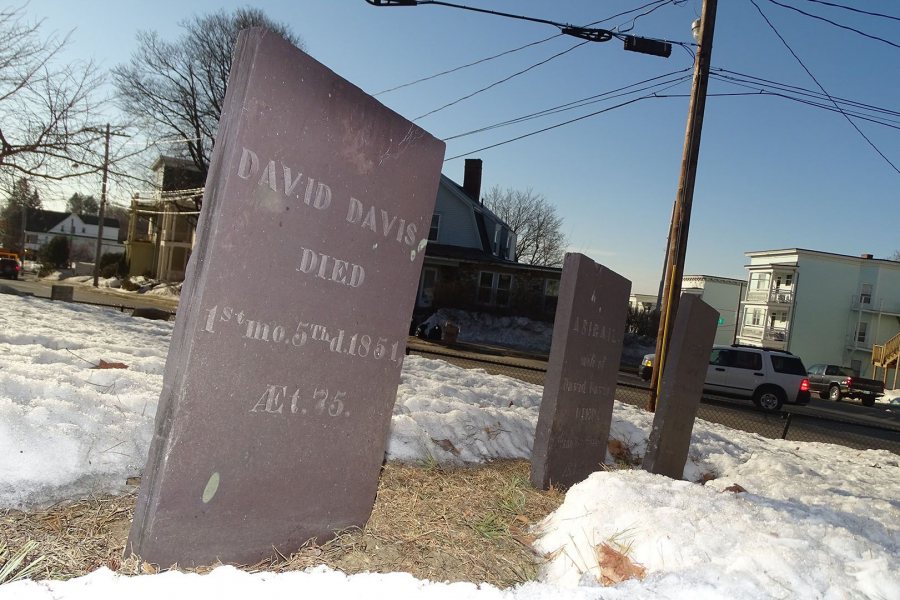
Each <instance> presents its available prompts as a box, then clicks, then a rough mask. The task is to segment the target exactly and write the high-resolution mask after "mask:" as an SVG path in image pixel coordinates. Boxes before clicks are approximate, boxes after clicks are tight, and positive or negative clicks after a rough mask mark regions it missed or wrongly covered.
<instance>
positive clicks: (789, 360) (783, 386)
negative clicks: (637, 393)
mask: <svg viewBox="0 0 900 600" xmlns="http://www.w3.org/2000/svg"><path fill="white" fill-rule="evenodd" d="M654 359H655V356H654V355H653V354H648V355H646V356H644V359H643V360H642V361H641V367H640V370H639V374H640V376H641V377H642V378H643V379H650V372H651V370H652V368H653V360H654ZM703 389H704V391H707V392H715V393H718V394H726V395H729V396H741V397H744V398H750V399H751V400H753V403H754V404H756V405H757V406H758V407H760V408H762V409H765V410H779V409H780V408H781V405H782V404H784V403H785V402H791V403H794V404H808V403H809V398H810V394H809V379H808V377H807V374H806V367H804V366H803V361H802V360H800V357H798V356H794V355H793V354H791V353H790V352H787V351H786V350H771V349H768V348H758V347H756V346H741V345H738V344H735V345H733V346H713V348H712V352H711V353H710V356H709V366H708V367H707V369H706V382H705V383H704V384H703Z"/></svg>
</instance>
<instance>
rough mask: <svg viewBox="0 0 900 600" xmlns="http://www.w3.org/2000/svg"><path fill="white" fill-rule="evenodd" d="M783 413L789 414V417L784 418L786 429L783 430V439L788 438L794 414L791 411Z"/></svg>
mask: <svg viewBox="0 0 900 600" xmlns="http://www.w3.org/2000/svg"><path fill="white" fill-rule="evenodd" d="M781 414H782V415H787V418H786V419H785V420H784V431H782V432H781V439H783V440H786V439H787V434H788V429H790V428H791V417H792V416H793V415H792V414H791V413H781Z"/></svg>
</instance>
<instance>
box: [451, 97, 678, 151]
mask: <svg viewBox="0 0 900 600" xmlns="http://www.w3.org/2000/svg"><path fill="white" fill-rule="evenodd" d="M678 83H681V82H680V81H679V82H678ZM678 83H674V84H672V85H671V86H669V87H674V86H675V85H678ZM658 97H660V96H657V94H656V92H654V93H652V94H647V95H645V96H641V97H639V98H632V99H631V100H626V101H625V102H622V103H620V104H616V105H614V106H610V107H607V108H604V109H601V110H598V111H594V112H592V113H589V114H586V115H582V116H580V117H576V118H574V119H569V120H568V121H563V122H562V123H557V124H556V125H550V126H549V127H544V128H542V129H538V130H536V131H532V132H529V133H526V134H523V135H520V136H516V137H514V138H510V139H508V140H504V141H502V142H497V143H496V144H490V145H488V146H483V147H481V148H477V149H475V150H470V151H469V152H464V153H462V154H457V155H456V156H451V157H449V158H445V159H444V162H447V161H451V160H455V159H457V158H462V157H463V156H468V155H470V154H475V153H476V152H482V151H484V150H490V149H492V148H496V147H498V146H503V145H506V144H511V143H512V142H517V141H519V140H523V139H525V138H527V137H531V136H533V135H537V134H539V133H544V132H547V131H550V130H552V129H557V128H559V127H563V126H565V125H570V124H572V123H576V122H578V121H583V120H584V119H589V118H590V117H595V116H597V115H600V114H603V113H605V112H609V111H611V110H615V109H617V108H622V107H624V106H628V105H629V104H634V103H635V102H640V101H641V100H647V99H650V98H658Z"/></svg>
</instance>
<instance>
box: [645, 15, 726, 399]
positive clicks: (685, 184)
mask: <svg viewBox="0 0 900 600" xmlns="http://www.w3.org/2000/svg"><path fill="white" fill-rule="evenodd" d="M716 6H717V0H703V13H702V14H703V16H702V17H701V19H700V43H699V45H698V46H697V54H696V59H695V61H694V79H693V84H692V86H691V101H690V107H689V109H688V120H687V128H686V131H685V135H684V151H683V153H682V159H681V177H680V179H679V182H678V193H677V195H676V196H675V206H674V208H673V210H672V224H671V226H670V229H669V246H668V248H667V250H666V256H667V257H668V260H667V264H666V277H665V280H666V287H665V291H664V293H663V302H662V305H661V306H660V315H659V331H658V333H657V336H656V358H655V360H654V361H653V374H652V376H651V378H650V396H649V398H648V402H647V409H648V410H650V411H651V412H653V411H655V410H656V399H657V397H659V391H660V375H661V374H662V370H663V368H664V367H665V362H666V359H667V358H668V357H667V354H668V350H669V337H670V336H671V332H672V324H673V323H674V322H675V313H676V311H677V310H678V298H679V297H680V296H681V279H682V277H683V276H684V258H685V255H686V253H687V240H688V230H689V227H690V222H691V206H692V204H693V200H694V182H695V180H696V178H697V161H698V158H699V156H700V134H701V132H702V130H703V113H704V111H705V108H706V88H707V84H708V82H709V65H710V61H711V59H712V42H713V33H714V31H715V27H716Z"/></svg>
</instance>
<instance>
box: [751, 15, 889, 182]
mask: <svg viewBox="0 0 900 600" xmlns="http://www.w3.org/2000/svg"><path fill="white" fill-rule="evenodd" d="M750 2H751V4H753V6H754V7H756V10H757V11H759V14H760V16H761V17H762V18H763V20H764V21H765V22H766V24H768V26H769V27H770V28H771V29H772V31H773V32H774V33H775V35H776V36H778V39H779V40H781V43H782V44H784V47H785V48H787V49H788V52H790V53H791V55H792V56H793V57H794V58H795V59H796V60H797V62H798V63H800V66H801V67H803V70H804V71H806V74H807V75H809V76H810V78H811V79H812V80H813V81H815V82H816V85H817V86H819V89H820V90H822V93H823V94H825V95H826V96H828V99H829V100H830V101H831V103H832V104H834V107H835V108H836V109H838V111H840V113H841V114H842V115H844V118H845V119H847V122H848V123H850V125H851V126H852V127H853V129H855V130H856V132H857V133H859V135H861V136H862V138H863V139H864V140H866V142H868V144H869V145H870V146H871V147H872V149H873V150H875V152H877V153H878V155H879V156H881V158H883V159H884V161H885V162H886V163H887V164H889V165H890V166H891V168H892V169H894V171H896V172H897V173H898V174H900V169H898V168H897V166H896V165H895V164H894V163H892V162H891V160H890V159H889V158H888V157H887V156H885V155H884V153H883V152H882V151H881V150H879V149H878V146H876V145H875V144H874V143H873V142H872V140H870V139H869V138H868V137H867V136H866V134H865V133H863V132H862V130H861V129H860V128H859V127H858V126H857V125H856V123H854V122H853V119H851V118H850V117H849V116H847V113H845V112H844V110H843V109H842V108H841V107H840V106H839V105H838V103H837V102H835V101H834V98H832V97H831V94H829V93H828V92H827V91H826V90H825V88H824V87H823V86H822V84H821V83H819V80H818V79H816V76H815V75H813V74H812V71H810V70H809V69H808V68H807V67H806V65H805V64H804V63H803V61H802V60H801V59H800V57H799V56H797V53H796V52H794V50H793V49H792V48H791V46H790V45H789V44H788V43H787V41H786V40H785V39H784V38H783V37H782V36H781V34H780V33H779V32H778V29H776V28H775V26H774V25H773V24H772V22H771V21H770V20H769V18H768V17H767V16H766V14H765V13H764V12H763V11H762V9H761V8H760V7H759V5H758V4H757V3H756V0H750Z"/></svg>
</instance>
